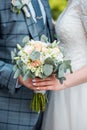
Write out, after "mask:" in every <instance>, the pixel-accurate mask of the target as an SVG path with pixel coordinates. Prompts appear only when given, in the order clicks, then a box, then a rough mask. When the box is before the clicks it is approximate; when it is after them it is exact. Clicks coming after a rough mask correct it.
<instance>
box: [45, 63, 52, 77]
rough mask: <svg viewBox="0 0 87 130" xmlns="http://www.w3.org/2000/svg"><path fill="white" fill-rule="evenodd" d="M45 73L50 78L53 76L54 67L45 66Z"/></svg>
mask: <svg viewBox="0 0 87 130" xmlns="http://www.w3.org/2000/svg"><path fill="white" fill-rule="evenodd" d="M43 72H44V74H45V75H46V76H49V75H51V74H52V72H53V66H52V65H49V64H45V65H44V66H43Z"/></svg>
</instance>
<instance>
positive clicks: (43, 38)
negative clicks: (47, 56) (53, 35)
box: [41, 35, 48, 43]
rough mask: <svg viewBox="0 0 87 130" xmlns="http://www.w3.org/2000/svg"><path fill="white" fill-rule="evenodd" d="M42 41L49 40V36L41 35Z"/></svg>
mask: <svg viewBox="0 0 87 130" xmlns="http://www.w3.org/2000/svg"><path fill="white" fill-rule="evenodd" d="M41 41H42V42H46V43H47V42H48V38H47V37H46V36H45V35H41Z"/></svg>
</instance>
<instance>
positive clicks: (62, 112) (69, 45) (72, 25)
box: [36, 0, 87, 130]
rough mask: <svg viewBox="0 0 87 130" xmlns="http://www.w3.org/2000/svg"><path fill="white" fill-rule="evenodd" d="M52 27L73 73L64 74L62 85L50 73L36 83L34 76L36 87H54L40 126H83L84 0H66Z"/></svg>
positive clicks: (86, 114) (68, 129) (86, 110)
mask: <svg viewBox="0 0 87 130" xmlns="http://www.w3.org/2000/svg"><path fill="white" fill-rule="evenodd" d="M55 28H56V33H57V36H58V39H59V40H60V42H61V45H62V46H63V47H64V49H65V52H66V59H71V61H72V68H73V73H72V74H66V80H65V81H64V83H63V84H62V85H61V84H60V83H59V81H58V79H56V78H55V77H54V76H52V77H49V78H48V80H45V81H44V82H39V83H38V82H37V81H38V80H39V81H40V79H36V86H39V89H40V90H56V91H51V95H50V101H49V104H48V108H47V111H46V112H45V115H44V121H43V126H42V130H87V0H69V1H68V5H67V7H66V9H65V10H64V11H63V13H62V14H61V15H60V17H59V18H58V20H57V22H56V27H55ZM59 90H61V91H59Z"/></svg>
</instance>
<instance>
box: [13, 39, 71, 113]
mask: <svg viewBox="0 0 87 130" xmlns="http://www.w3.org/2000/svg"><path fill="white" fill-rule="evenodd" d="M23 43H24V46H23V47H21V46H20V45H19V44H18V45H17V48H18V50H19V51H17V50H14V51H13V52H12V59H13V62H14V72H15V74H14V78H17V77H18V76H20V75H21V76H22V77H23V79H24V80H27V79H28V78H32V79H34V78H36V77H39V78H47V77H48V76H50V75H52V73H54V74H55V76H56V77H57V78H58V79H59V81H60V82H61V83H63V80H65V77H64V74H65V73H66V71H67V69H69V70H70V72H72V69H71V65H70V63H71V61H70V60H64V55H63V53H62V51H61V49H60V48H59V46H58V44H59V43H58V42H57V41H54V42H53V43H49V42H48V40H47V39H46V38H45V37H43V38H42V39H41V41H34V40H29V39H28V37H25V38H24V39H23ZM46 103H47V96H46V92H44V91H34V97H33V99H32V102H31V108H32V110H33V111H36V112H40V111H44V110H45V107H46Z"/></svg>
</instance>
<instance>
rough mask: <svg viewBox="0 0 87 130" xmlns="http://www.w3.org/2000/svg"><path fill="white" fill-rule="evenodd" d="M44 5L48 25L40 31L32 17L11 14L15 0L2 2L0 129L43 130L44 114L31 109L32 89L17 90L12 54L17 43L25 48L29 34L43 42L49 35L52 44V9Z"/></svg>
mask: <svg viewBox="0 0 87 130" xmlns="http://www.w3.org/2000/svg"><path fill="white" fill-rule="evenodd" d="M42 4H43V7H44V10H45V12H46V26H45V25H44V28H41V26H40V29H39V26H38V27H37V25H36V23H35V21H34V20H33V18H32V16H30V17H29V18H26V16H25V15H24V13H23V12H21V13H20V14H16V13H13V12H12V11H11V9H10V7H11V0H3V1H1V2H0V130H24V129H25V130H40V127H41V123H42V117H43V113H35V112H32V111H31V109H30V102H31V99H32V97H33V91H32V90H30V89H28V88H26V87H24V86H22V87H20V88H16V83H17V79H14V78H13V75H14V72H13V65H12V59H11V51H13V50H14V48H16V45H17V43H19V44H20V45H21V46H22V39H23V37H24V36H26V35H29V36H30V38H32V39H34V40H37V39H38V40H40V37H41V35H42V34H45V35H47V36H48V39H49V40H50V41H52V38H51V36H52V37H53V27H52V21H51V15H50V7H49V5H48V1H47V0H43V1H42Z"/></svg>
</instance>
